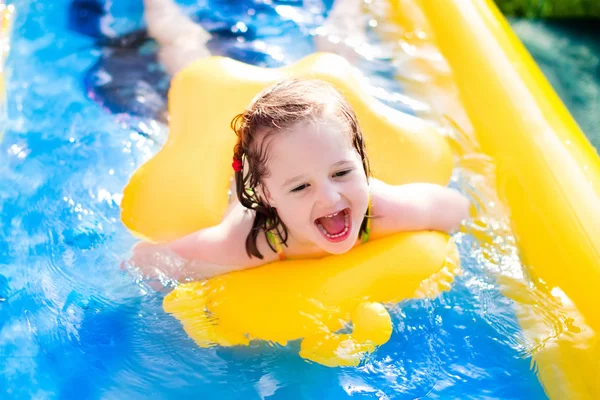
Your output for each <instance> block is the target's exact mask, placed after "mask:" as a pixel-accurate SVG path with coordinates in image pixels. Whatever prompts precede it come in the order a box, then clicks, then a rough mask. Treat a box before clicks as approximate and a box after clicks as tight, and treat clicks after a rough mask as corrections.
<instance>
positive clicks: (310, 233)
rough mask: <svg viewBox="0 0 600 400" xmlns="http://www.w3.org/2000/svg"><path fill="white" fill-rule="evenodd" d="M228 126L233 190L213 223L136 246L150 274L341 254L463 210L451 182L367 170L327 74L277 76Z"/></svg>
mask: <svg viewBox="0 0 600 400" xmlns="http://www.w3.org/2000/svg"><path fill="white" fill-rule="evenodd" d="M231 125H232V128H233V130H234V131H235V133H236V135H237V137H238V139H237V143H236V145H235V147H234V149H233V154H234V156H233V169H234V171H235V192H236V193H237V199H236V200H234V201H232V203H231V204H230V207H229V210H228V212H227V213H226V215H225V217H224V219H223V221H222V222H221V223H220V224H219V225H217V226H214V227H210V228H206V229H202V230H200V231H198V232H195V233H192V234H190V235H188V236H185V237H183V238H181V239H178V240H175V241H173V242H170V243H166V244H161V245H152V244H147V243H144V244H140V245H137V246H136V247H135V248H134V255H133V258H132V260H131V263H132V264H133V265H134V266H136V267H139V268H140V269H141V270H142V272H143V273H145V274H146V275H156V274H165V275H167V276H169V277H170V278H174V279H182V278H192V279H201V278H202V279H203V278H209V277H212V276H215V275H218V274H223V273H226V272H230V271H233V270H239V269H244V268H251V267H257V266H260V265H263V264H266V263H270V262H273V261H275V260H283V259H286V258H304V257H322V256H324V255H327V254H340V253H345V252H347V251H350V250H351V249H352V248H353V247H355V246H358V245H360V244H361V243H364V242H366V241H368V240H374V239H377V238H379V237H382V236H385V235H390V234H393V233H396V232H402V231H416V230H440V231H445V232H449V231H452V230H454V229H456V228H457V227H458V226H459V225H460V223H461V221H462V220H464V219H465V218H467V216H468V208H469V203H468V201H467V199H466V198H465V197H463V196H462V195H461V194H460V193H459V192H457V191H456V190H453V189H449V188H446V187H443V186H439V185H435V184H428V183H412V184H406V185H400V186H392V185H388V184H386V183H384V182H381V181H379V180H377V179H375V178H373V177H371V173H370V169H369V160H368V157H367V152H366V147H365V143H364V139H363V135H362V132H361V129H360V126H359V124H358V121H357V118H356V115H355V114H354V111H353V110H352V109H351V108H350V105H349V104H348V102H347V101H346V100H345V99H344V97H343V96H342V95H341V94H340V93H339V92H338V91H337V90H336V89H335V88H334V87H333V86H331V85H330V84H328V83H325V82H322V81H318V80H297V79H291V80H285V81H281V82H278V83H276V84H274V85H273V86H271V87H269V88H267V89H265V90H264V91H262V92H261V93H259V94H258V95H257V96H256V97H255V99H254V100H253V101H252V103H251V104H250V106H249V108H248V109H247V110H246V111H244V112H243V113H242V114H239V115H238V116H236V117H235V118H234V119H233V121H232V124H231Z"/></svg>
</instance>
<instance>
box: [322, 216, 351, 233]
mask: <svg viewBox="0 0 600 400" xmlns="http://www.w3.org/2000/svg"><path fill="white" fill-rule="evenodd" d="M340 212H341V211H338V212H336V213H335V214H331V215H327V216H325V217H323V218H331V217H335V216H336V215H338V214H339V213H340ZM348 222H350V219H349V218H348V213H347V212H344V230H343V231H341V232H340V233H337V234H335V235H332V234H330V233H328V232H327V231H326V230H325V228H324V227H323V225H321V224H320V223H319V222H317V227H318V228H319V229H320V230H321V232H323V234H324V235H325V236H327V237H329V238H332V239H335V238H338V237H341V236H343V235H345V234H346V233H348V228H349V224H348Z"/></svg>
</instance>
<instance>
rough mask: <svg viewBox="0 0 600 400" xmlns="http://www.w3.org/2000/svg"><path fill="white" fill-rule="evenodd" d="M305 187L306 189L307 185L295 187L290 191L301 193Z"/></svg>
mask: <svg viewBox="0 0 600 400" xmlns="http://www.w3.org/2000/svg"><path fill="white" fill-rule="evenodd" d="M307 187H308V185H307V184H304V185H300V186H297V187H295V188H293V189H292V190H291V191H292V192H293V193H297V192H301V191H303V190H304V189H306V188H307Z"/></svg>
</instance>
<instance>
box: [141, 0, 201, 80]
mask: <svg viewBox="0 0 600 400" xmlns="http://www.w3.org/2000/svg"><path fill="white" fill-rule="evenodd" d="M144 18H145V19H146V24H147V26H148V34H149V35H150V37H152V38H153V39H154V40H156V41H157V42H158V44H159V46H160V49H159V52H158V56H159V60H160V62H161V63H162V64H163V65H164V66H165V67H166V69H167V71H168V72H169V73H170V74H171V75H174V74H176V73H177V72H178V71H179V70H181V69H183V68H184V67H186V66H187V65H189V64H190V63H192V62H193V61H196V60H198V59H201V58H204V57H208V56H210V52H209V51H208V49H207V47H206V43H207V42H208V41H209V40H210V34H209V33H208V32H207V31H205V30H204V29H203V28H202V27H201V26H200V25H199V24H197V23H195V22H194V21H193V20H192V19H191V18H190V17H189V16H187V15H186V14H185V13H184V12H183V10H182V9H181V8H180V6H179V5H177V4H176V3H175V2H174V1H173V0H144Z"/></svg>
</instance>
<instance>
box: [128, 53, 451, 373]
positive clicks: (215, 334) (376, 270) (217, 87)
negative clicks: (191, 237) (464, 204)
mask: <svg viewBox="0 0 600 400" xmlns="http://www.w3.org/2000/svg"><path fill="white" fill-rule="evenodd" d="M289 76H298V77H311V78H318V79H323V80H326V81H329V82H331V83H333V84H334V85H335V86H336V87H337V88H338V89H339V90H340V91H341V92H342V93H343V94H344V95H345V96H346V98H347V99H348V101H349V102H350V104H351V105H352V106H353V108H354V109H355V111H356V113H357V116H358V119H359V121H360V123H361V126H362V128H363V131H364V133H365V138H366V141H367V146H368V151H369V156H370V160H371V164H372V169H373V173H374V175H375V176H376V177H378V178H380V179H382V180H384V181H386V182H389V183H393V184H402V183H409V182H414V181H421V182H435V183H440V184H446V183H447V182H448V180H449V178H450V174H451V171H452V159H451V154H450V150H449V147H448V145H447V143H446V141H445V139H444V138H443V137H442V136H441V135H440V134H439V133H438V132H436V131H435V130H434V129H432V128H431V127H430V126H429V125H427V124H426V123H424V122H423V121H422V120H419V119H417V118H414V117H412V116H409V115H406V114H402V113H400V112H397V111H395V110H393V109H391V108H389V107H387V106H384V105H383V104H381V103H379V102H378V101H376V100H375V99H374V98H372V97H371V96H370V95H368V94H367V90H366V88H365V87H364V86H362V85H361V83H360V82H359V81H358V80H357V78H356V76H355V75H354V72H353V70H352V68H351V66H350V65H349V64H348V63H347V62H346V61H345V60H344V59H342V58H340V57H337V56H334V55H330V54H316V55H312V56H310V57H307V58H306V59H304V60H302V61H300V62H299V63H297V64H296V65H294V66H291V67H287V68H282V69H276V70H273V69H262V68H258V67H253V66H249V65H246V64H242V63H239V62H236V61H234V60H231V59H226V58H220V57H213V58H208V59H205V60H201V61H198V62H196V63H194V64H192V65H191V66H189V67H188V68H186V69H185V70H183V71H182V72H180V73H179V74H178V75H177V76H176V77H175V78H174V80H173V82H172V86H171V91H170V93H169V109H170V115H171V120H170V133H169V138H168V140H167V142H166V144H165V145H164V147H163V148H162V149H161V151H160V152H159V153H158V154H157V155H156V156H155V157H154V158H152V159H151V160H150V161H148V162H147V163H146V164H145V165H143V166H142V167H141V168H139V169H138V170H137V171H136V172H135V174H134V175H133V177H132V178H131V180H130V182H129V184H128V185H127V187H126V188H125V190H124V197H123V201H122V203H121V207H122V221H123V222H124V224H125V225H126V226H127V227H128V228H129V229H130V230H131V231H132V232H133V233H134V234H136V235H137V236H139V237H141V238H144V239H147V240H150V241H154V242H161V241H168V240H171V239H174V238H177V237H180V236H182V235H185V234H188V233H191V232H193V231H196V230H199V229H202V228H205V227H209V226H212V225H215V224H218V223H219V222H220V221H221V218H222V216H223V214H224V212H225V210H226V208H227V205H228V195H227V189H228V186H229V179H230V177H231V168H230V166H229V164H230V162H231V155H232V151H233V145H234V143H235V135H234V134H233V132H232V131H231V130H230V128H229V126H230V121H231V119H232V117H233V116H234V115H236V114H237V113H239V112H240V111H241V110H243V109H244V107H246V106H247V105H248V104H249V103H250V101H251V99H252V98H253V97H254V95H255V94H256V93H257V92H259V91H260V90H261V89H263V88H264V87H265V86H267V85H269V84H271V83H273V82H274V81H276V80H279V79H283V78H286V77H289ZM457 270H458V256H457V252H456V248H455V246H454V244H453V242H452V241H451V240H449V237H448V236H447V235H444V234H441V233H436V232H419V233H407V234H397V235H394V236H390V237H387V238H384V239H379V240H375V241H372V242H369V243H366V244H363V245H360V246H359V247H357V248H355V249H353V250H352V251H350V252H349V253H346V254H343V255H335V256H334V255H332V256H327V257H324V258H322V259H318V260H288V261H281V262H275V263H271V264H268V265H265V266H262V267H259V268H255V269H251V270H245V271H240V272H233V273H229V274H226V275H223V276H219V277H216V278H213V279H210V280H207V281H202V282H190V283H184V284H181V285H179V286H178V287H177V288H176V289H175V290H174V291H173V292H172V293H170V294H169V295H168V296H166V298H165V299H164V309H165V311H166V312H168V313H172V314H173V315H174V316H175V317H177V318H178V319H179V320H180V321H181V322H182V324H183V327H184V329H185V330H186V332H187V333H188V334H189V335H190V337H192V338H193V339H194V340H195V341H196V343H197V344H198V345H200V346H203V347H207V346H211V345H215V344H217V345H222V346H234V345H247V344H249V343H250V341H252V340H266V341H270V342H275V343H279V344H286V343H288V342H289V341H292V340H296V339H302V342H301V344H300V354H301V356H303V357H305V358H307V359H310V360H313V361H316V362H319V363H321V364H324V365H328V366H339V365H357V364H358V363H359V362H360V359H361V356H362V355H363V354H364V353H366V352H371V351H373V350H374V349H375V347H376V346H378V345H381V344H384V343H385V342H386V341H387V340H388V339H389V338H390V335H391V333H392V325H391V319H390V315H389V314H388V312H387V311H386V309H385V308H384V307H383V305H382V304H381V303H395V302H399V301H401V300H404V299H407V298H413V297H418V296H433V295H435V294H437V293H439V291H440V290H443V289H447V288H448V287H449V286H450V284H451V282H452V280H453V277H454V275H455V273H456V272H457ZM350 324H351V325H352V329H351V333H339V331H340V330H341V329H343V328H347V329H350Z"/></svg>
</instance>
